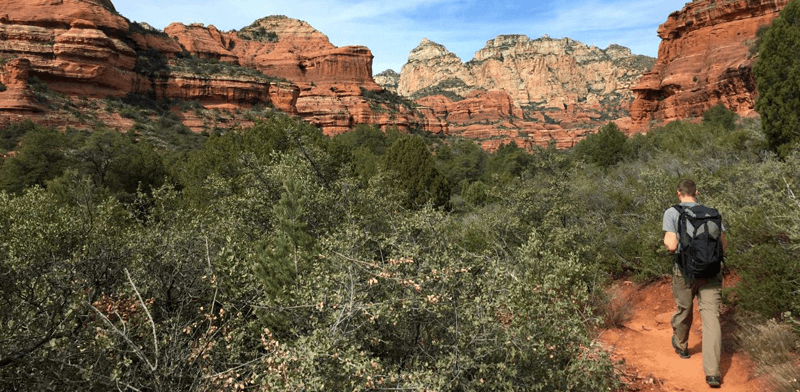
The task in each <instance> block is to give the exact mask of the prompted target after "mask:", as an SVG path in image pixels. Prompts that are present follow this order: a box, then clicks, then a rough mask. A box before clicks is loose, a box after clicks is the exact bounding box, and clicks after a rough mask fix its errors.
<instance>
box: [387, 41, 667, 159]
mask: <svg viewBox="0 0 800 392" xmlns="http://www.w3.org/2000/svg"><path fill="white" fill-rule="evenodd" d="M652 64H653V59H651V58H649V57H646V56H636V55H633V54H631V52H630V50H629V49H627V48H624V47H621V46H618V45H611V46H609V47H608V48H606V49H600V48H597V47H595V46H587V45H584V44H582V43H580V42H577V41H574V40H571V39H569V38H564V39H552V38H549V37H547V36H545V37H542V38H538V39H534V40H532V39H529V38H528V37H526V36H524V35H501V36H498V37H497V38H495V39H492V40H489V41H488V42H487V44H486V46H485V47H484V48H483V49H481V50H480V51H478V52H477V53H476V54H475V57H474V58H473V59H472V60H471V61H468V62H466V63H463V62H462V61H461V59H460V58H459V57H458V56H456V55H455V54H453V53H452V52H450V51H448V50H447V49H446V48H445V47H444V46H442V45H440V44H437V43H435V42H432V41H430V40H427V39H423V40H422V42H421V43H420V45H419V46H418V47H417V48H415V49H414V50H412V51H411V53H410V54H409V57H408V62H407V63H406V64H405V65H404V66H403V69H402V71H401V73H400V75H401V76H400V80H399V85H398V93H399V94H401V95H403V96H407V97H411V98H415V99H418V100H419V102H421V103H423V105H427V104H429V103H430V102H431V100H428V99H425V98H424V97H426V96H430V95H440V96H442V97H447V98H448V99H449V100H450V101H453V102H459V101H460V100H462V99H468V100H469V101H475V100H476V99H477V100H481V99H488V98H489V97H490V96H492V97H496V96H497V95H496V94H497V93H492V94H487V93H486V92H489V91H502V92H504V93H505V94H506V95H507V96H508V97H509V100H510V105H511V108H512V109H511V110H506V111H505V112H502V113H506V112H507V113H508V114H500V113H501V112H496V113H497V115H498V117H494V118H492V117H491V115H488V114H487V115H488V116H489V117H487V118H485V119H483V121H484V122H489V123H493V122H495V123H497V124H498V126H497V127H495V128H494V130H493V131H492V132H493V134H492V135H489V137H491V138H499V137H505V136H504V135H508V134H513V133H515V132H517V131H519V132H521V133H523V134H528V133H530V134H531V135H533V133H535V132H536V131H544V132H546V134H547V135H546V137H534V136H531V137H532V138H533V139H536V140H538V141H539V144H541V142H542V141H543V140H544V144H545V145H546V144H547V143H548V142H549V138H550V137H552V136H553V135H552V131H553V130H563V131H565V134H563V135H560V136H563V137H566V139H564V140H563V141H557V143H558V144H560V145H571V144H573V142H574V140H573V134H576V135H583V134H585V133H587V132H591V131H592V129H597V128H599V127H600V126H601V125H602V124H603V123H604V122H607V121H609V120H618V119H622V121H621V122H622V123H628V122H629V121H627V120H626V117H627V115H628V105H629V103H630V102H631V101H632V99H633V91H632V87H633V86H634V85H635V83H636V82H637V81H638V79H639V78H640V77H641V75H642V74H644V73H645V72H646V71H647V70H649V69H650V67H651V66H652ZM476 91H478V92H483V93H477V94H476ZM437 99H439V100H440V99H441V98H437ZM496 103H497V101H496V100H494V99H489V100H488V101H485V102H483V103H482V105H484V107H494V106H495V105H496ZM462 105H463V104H462ZM467 106H470V105H467ZM468 113H472V111H468ZM447 118H456V120H455V121H456V123H460V121H462V120H463V119H464V118H459V117H458V116H456V117H454V116H453V113H451V114H449V115H448V116H447ZM506 118H515V119H516V120H515V121H514V122H513V123H511V124H507V123H504V122H503V121H500V120H503V119H506ZM451 128H452V127H451ZM486 132H489V131H486ZM545 139H546V140H545ZM518 144H519V143H518Z"/></svg>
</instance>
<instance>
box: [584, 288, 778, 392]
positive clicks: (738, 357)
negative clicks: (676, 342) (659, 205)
mask: <svg viewBox="0 0 800 392" xmlns="http://www.w3.org/2000/svg"><path fill="white" fill-rule="evenodd" d="M735 280H736V279H735V278H734V279H726V281H725V286H726V287H728V286H730V285H732V284H734V282H735ZM671 285H672V281H671V280H670V279H665V280H661V281H658V282H655V283H651V284H648V285H643V286H639V285H636V284H634V283H632V282H627V281H626V282H621V283H618V284H616V285H614V286H613V287H612V288H611V289H610V294H611V296H612V298H613V301H615V302H616V303H618V304H620V303H625V302H626V301H628V302H629V303H630V306H632V317H631V318H630V321H628V322H626V323H625V324H624V327H623V328H618V329H610V330H607V331H604V332H603V333H602V334H601V335H600V342H601V343H602V344H603V346H604V347H605V348H606V349H607V350H608V351H609V353H610V354H611V356H612V358H613V359H615V360H619V361H623V362H624V364H623V365H622V366H621V367H620V368H619V369H618V372H619V373H620V376H621V378H622V379H623V381H625V382H626V384H627V388H628V390H631V391H655V392H675V391H681V392H695V391H712V390H714V389H711V388H710V387H709V386H708V385H707V384H706V382H705V375H704V374H703V364H702V357H703V353H702V352H701V337H702V327H701V321H700V314H699V312H698V311H697V301H696V300H695V306H694V323H693V324H692V329H691V331H690V333H689V353H690V354H691V358H689V359H682V358H680V357H679V356H678V354H676V353H675V350H673V348H672V345H671V344H670V338H671V337H672V327H671V326H670V318H671V317H672V313H674V311H675V300H674V299H673V297H672V288H671ZM720 322H721V323H722V334H723V337H722V360H721V363H720V370H721V372H722V388H721V389H719V390H721V391H726V392H756V391H768V388H767V384H766V382H765V380H764V379H763V378H755V377H754V375H753V373H754V371H753V364H752V363H751V362H750V360H749V359H748V358H747V356H746V355H745V354H744V353H742V352H740V351H738V349H737V347H736V344H735V342H734V338H733V332H734V331H735V328H736V324H735V323H734V321H733V316H732V314H731V312H730V311H729V310H728V309H722V313H721V317H720Z"/></svg>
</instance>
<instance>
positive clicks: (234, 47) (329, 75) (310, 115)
mask: <svg viewBox="0 0 800 392" xmlns="http://www.w3.org/2000/svg"><path fill="white" fill-rule="evenodd" d="M165 32H166V33H167V34H168V35H169V36H170V37H173V38H174V39H175V40H176V41H177V42H178V43H179V44H180V45H181V46H182V47H183V48H184V49H185V50H187V51H188V52H190V53H193V54H196V55H198V56H202V57H207V58H215V59H218V60H220V61H225V62H232V63H237V64H240V65H243V66H245V67H249V68H253V69H256V70H259V71H261V72H263V73H264V74H266V75H271V76H275V77H279V78H284V79H287V80H289V81H291V82H293V83H295V84H297V86H299V96H298V97H297V99H296V109H295V111H294V112H295V113H297V114H298V115H299V116H300V117H302V118H303V119H305V120H307V121H309V122H311V123H313V124H315V125H317V126H319V127H321V128H322V130H323V132H325V133H326V134H329V135H334V134H338V133H342V132H346V131H348V130H350V129H352V128H353V127H354V126H355V125H357V124H370V125H376V126H379V127H382V128H385V127H389V126H396V127H398V128H401V129H408V128H410V127H416V126H419V125H420V121H421V120H422V119H421V117H418V115H417V114H416V113H414V112H413V111H412V110H409V109H407V108H403V107H402V106H401V107H399V108H391V109H390V108H388V107H385V106H382V105H381V104H379V103H378V104H376V103H375V102H374V101H370V100H368V99H367V98H366V97H365V96H364V92H363V91H364V90H366V91H369V92H376V91H380V90H381V87H380V86H378V85H377V84H376V83H375V82H374V81H373V79H372V59H373V56H372V52H370V50H369V49H368V48H366V47H364V46H346V47H341V48H337V47H335V46H334V45H332V44H331V43H330V41H329V40H328V37H327V36H325V35H324V34H322V33H321V32H319V31H317V30H316V29H314V28H313V27H311V26H310V25H308V23H306V22H303V21H299V20H296V19H291V18H287V17H285V16H270V17H266V18H262V19H259V20H257V21H255V22H253V24H251V25H250V26H248V27H245V28H243V29H241V30H240V31H230V32H220V31H219V30H217V29H216V28H215V27H214V26H208V27H205V26H202V25H189V26H186V25H183V24H180V23H174V24H172V25H170V26H168V27H167V28H166V29H165ZM390 112H391V113H390Z"/></svg>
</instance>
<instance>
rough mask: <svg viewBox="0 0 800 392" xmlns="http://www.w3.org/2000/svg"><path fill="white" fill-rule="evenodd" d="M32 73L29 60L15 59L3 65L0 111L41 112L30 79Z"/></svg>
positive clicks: (0, 73)
mask: <svg viewBox="0 0 800 392" xmlns="http://www.w3.org/2000/svg"><path fill="white" fill-rule="evenodd" d="M30 71H31V62H30V60H28V59H14V60H10V61H8V62H7V63H6V64H4V65H3V67H2V71H0V83H2V86H4V87H3V88H2V90H3V91H2V92H0V110H12V111H41V110H42V108H41V107H39V105H37V103H36V98H35V96H34V94H33V91H32V89H31V86H30V85H29V84H28V77H29V75H30Z"/></svg>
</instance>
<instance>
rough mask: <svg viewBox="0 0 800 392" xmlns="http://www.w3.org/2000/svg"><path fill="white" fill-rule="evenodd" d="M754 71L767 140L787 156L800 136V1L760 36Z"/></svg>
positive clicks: (759, 110)
mask: <svg viewBox="0 0 800 392" xmlns="http://www.w3.org/2000/svg"><path fill="white" fill-rule="evenodd" d="M753 73H754V74H755V76H756V78H757V82H758V94H759V97H758V99H757V100H756V110H757V111H758V112H759V113H760V114H761V121H762V125H763V128H764V133H766V135H767V141H768V143H769V146H770V148H772V149H773V150H775V151H777V152H778V154H779V155H781V156H784V157H785V156H787V155H788V153H789V151H790V150H791V149H792V148H793V147H794V146H795V145H796V144H797V142H798V140H800V1H797V0H793V1H791V2H790V3H789V4H788V5H787V6H786V8H784V10H783V11H781V14H780V16H779V17H778V18H777V19H775V21H773V22H772V26H771V27H770V28H769V29H768V30H767V31H766V32H765V33H764V35H763V36H762V37H761V42H760V44H759V48H758V60H756V63H755V66H754V67H753Z"/></svg>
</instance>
